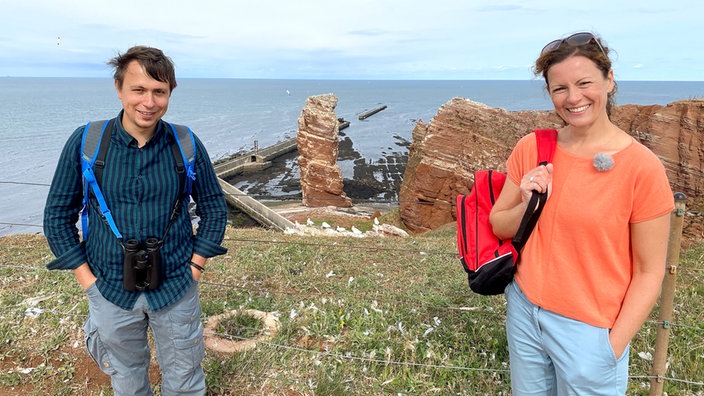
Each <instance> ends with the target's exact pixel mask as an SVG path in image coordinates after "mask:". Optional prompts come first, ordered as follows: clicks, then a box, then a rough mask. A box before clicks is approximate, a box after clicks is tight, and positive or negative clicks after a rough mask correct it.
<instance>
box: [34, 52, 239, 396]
mask: <svg viewBox="0 0 704 396" xmlns="http://www.w3.org/2000/svg"><path fill="white" fill-rule="evenodd" d="M108 64H109V65H111V66H113V67H114V68H115V74H114V79H115V89H116V91H117V97H118V98H119V99H120V101H121V102H122V111H121V112H120V113H119V114H118V116H117V118H115V119H114V122H112V123H110V124H108V127H107V129H106V131H105V133H106V134H107V133H109V134H110V141H109V142H108V143H107V144H108V150H107V154H106V157H105V161H104V169H103V171H102V176H101V180H100V183H99V187H100V190H101V191H102V195H103V196H104V197H105V202H106V203H107V205H108V207H109V209H110V212H111V213H112V216H113V218H114V224H115V226H116V228H117V229H118V230H119V233H115V232H113V230H112V228H111V227H110V226H109V224H108V223H107V222H106V221H104V220H105V217H104V216H103V215H102V212H101V210H100V209H99V208H98V203H97V201H96V199H95V197H94V196H93V194H91V199H90V200H89V202H88V205H87V206H88V207H87V211H88V222H89V224H90V229H89V232H88V233H87V235H86V232H87V230H85V229H84V230H83V234H84V241H83V242H81V241H80V239H79V235H78V230H77V228H76V226H75V224H76V222H77V219H78V213H79V211H80V210H81V206H82V204H81V201H82V198H83V186H82V183H83V182H82V180H83V177H82V173H81V159H80V157H81V140H82V135H83V131H84V129H85V128H86V127H85V126H82V127H79V128H78V129H77V130H76V131H75V132H74V133H73V134H72V135H71V137H70V138H69V139H68V141H67V143H66V145H65V146H64V149H63V152H62V154H61V157H60V159H59V163H58V165H57V168H56V173H55V174H54V179H53V181H52V185H51V189H50V191H49V196H48V198H47V203H46V208H45V210H44V233H45V235H46V237H47V240H48V242H49V246H50V247H51V250H52V252H54V254H55V255H56V259H55V260H54V261H52V262H50V263H49V264H48V265H47V268H48V269H50V270H53V269H71V270H73V272H74V274H75V276H76V279H77V280H78V283H79V284H80V285H81V287H83V289H84V290H85V291H86V294H87V296H88V300H89V315H88V319H87V321H86V323H85V326H84V330H85V332H86V345H87V347H88V351H89V353H90V355H91V356H92V357H93V359H94V360H95V362H96V363H97V364H98V365H99V366H100V368H101V369H102V370H103V371H104V372H105V373H106V374H108V375H109V376H110V377H111V382H112V386H113V390H114V393H115V395H151V394H152V391H151V387H150V384H149V377H148V371H149V360H150V350H149V346H148V342H147V328H148V327H149V328H151V329H152V334H153V337H154V342H155V345H156V355H157V359H158V361H159V366H160V367H161V371H162V385H161V390H162V394H164V395H176V394H178V395H202V394H204V393H205V375H204V373H203V369H202V367H201V361H202V359H203V356H204V347H203V326H202V324H201V322H200V314H201V307H200V302H199V300H198V286H197V282H196V281H197V280H198V279H199V278H200V276H201V274H202V272H203V271H204V268H205V267H206V260H207V258H209V257H213V256H216V255H220V254H224V253H225V252H226V251H227V249H225V248H223V247H222V246H220V243H221V242H222V239H223V235H224V231H225V225H226V222H227V206H226V203H225V199H224V196H223V193H222V190H221V189H220V185H219V184H218V181H217V177H216V176H215V172H214V171H213V167H212V164H211V163H210V160H209V157H208V153H207V152H206V150H205V148H204V147H203V144H202V143H201V142H200V140H198V138H196V137H195V136H194V137H193V140H194V144H195V152H196V160H195V174H196V178H195V180H193V181H192V192H191V194H192V197H193V199H194V201H195V202H196V204H197V205H196V214H197V215H198V216H199V218H200V220H199V223H198V229H197V233H196V234H195V235H193V228H192V225H191V219H190V216H189V213H188V204H187V202H186V201H187V200H185V199H181V198H179V197H180V196H181V195H182V194H183V185H184V184H183V182H182V180H183V179H184V176H183V173H181V174H179V173H177V171H176V170H175V169H176V161H177V160H176V157H175V154H174V149H172V141H173V139H175V138H174V134H173V133H172V131H171V128H170V126H169V125H168V124H167V123H166V122H164V121H162V120H161V118H162V117H163V116H164V114H166V111H167V109H168V105H169V98H170V96H171V92H172V91H173V90H174V88H175V87H176V78H175V73H174V66H173V63H172V62H171V60H170V59H169V58H168V57H166V56H165V55H164V54H163V52H162V51H160V50H158V49H156V48H149V47H142V46H137V47H133V48H130V49H129V50H128V51H127V52H126V53H124V54H121V55H120V54H118V56H117V57H115V58H114V59H112V60H111V61H110V62H108ZM102 144H105V143H102ZM174 147H177V146H174ZM175 206H176V207H177V209H176V213H178V216H177V217H175V219H172V216H171V213H172V211H173V209H174V207H175ZM119 236H122V237H123V238H119ZM148 238H157V239H159V240H161V244H160V245H161V248H160V249H159V250H158V252H157V256H156V257H158V259H154V260H160V263H159V265H160V266H161V271H160V272H159V273H158V274H155V275H154V276H155V277H158V278H159V279H152V278H147V279H148V282H143V283H142V284H138V285H136V286H135V285H134V279H133V278H134V277H136V278H139V279H145V278H144V276H143V274H144V273H143V272H141V271H143V268H142V267H139V266H137V265H132V263H133V262H132V261H130V260H131V257H132V254H131V253H129V250H128V254H125V252H126V250H125V247H126V246H128V245H129V243H130V242H134V243H135V244H137V243H138V244H140V246H142V245H144V244H145V243H146V240H147V239H148ZM152 240H154V239H152ZM135 257H136V256H135ZM126 260H127V262H129V263H130V265H127V264H125V263H126ZM151 260H152V259H151V258H150V259H149V264H150V265H149V266H147V267H151V264H153V263H152V261H151ZM154 268H158V267H154ZM140 274H141V275H140ZM152 274H154V273H152ZM140 276H141V278H140ZM130 279H133V281H132V283H133V284H132V285H129V284H128V283H129V280H130ZM156 285H158V286H156Z"/></svg>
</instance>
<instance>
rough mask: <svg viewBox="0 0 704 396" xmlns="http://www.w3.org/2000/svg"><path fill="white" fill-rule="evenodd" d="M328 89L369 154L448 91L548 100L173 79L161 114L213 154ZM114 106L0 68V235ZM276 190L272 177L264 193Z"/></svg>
mask: <svg viewBox="0 0 704 396" xmlns="http://www.w3.org/2000/svg"><path fill="white" fill-rule="evenodd" d="M330 93H332V94H335V95H336V96H337V98H338V104H337V107H336V109H335V113H336V115H337V116H338V117H341V118H344V119H345V120H347V121H350V126H349V127H348V128H346V129H345V130H343V131H342V132H341V134H342V135H344V136H345V137H347V138H349V140H350V141H352V142H353V145H354V151H355V152H356V153H358V156H359V157H361V158H363V159H364V160H365V161H368V162H369V163H373V162H375V161H380V160H383V159H384V158H388V157H389V156H392V155H396V156H398V154H401V155H403V154H407V150H408V143H409V142H410V141H411V132H412V130H413V128H414V127H415V125H416V123H417V122H418V121H419V120H423V121H424V122H426V123H427V122H429V121H430V120H431V119H432V117H433V116H434V115H435V114H436V113H437V111H438V109H439V108H440V107H441V106H442V105H443V104H444V103H446V102H448V101H450V100H451V99H452V98H454V97H461V98H467V99H471V100H473V101H476V102H481V103H484V104H486V105H488V106H492V107H501V108H504V109H506V110H511V111H515V110H548V109H551V108H552V104H551V102H550V99H549V97H548V96H547V94H546V92H545V89H544V83H543V82H542V81H540V80H526V81H516V80H510V81H489V80H462V81H447V80H442V81H418V80H412V81H407V80H393V81H377V80H372V81H364V80H249V79H180V80H179V81H178V87H177V88H176V89H175V90H174V92H173V94H172V96H171V100H170V103H169V110H168V113H167V114H166V116H165V117H164V119H165V120H167V121H170V122H174V123H181V124H186V125H188V126H190V127H191V129H193V131H194V132H195V133H196V134H197V135H198V136H199V138H200V139H201V140H202V141H203V143H204V144H205V146H206V148H207V150H208V154H209V156H210V158H211V160H213V161H216V160H218V159H221V158H225V157H229V156H231V155H233V154H236V153H241V152H244V151H249V150H252V149H253V148H254V147H255V146H256V147H260V148H263V147H266V146H269V145H272V144H274V143H276V142H278V141H281V140H284V139H287V138H292V137H295V136H296V130H297V128H298V117H299V115H300V112H301V109H302V108H303V106H304V105H305V102H306V99H307V98H308V97H310V96H313V95H321V94H330ZM701 97H704V82H703V81H699V82H671V81H668V82H665V81H621V82H619V87H618V94H617V97H616V99H617V104H640V105H650V104H660V105H666V104H668V103H671V102H673V101H676V100H682V99H691V98H701ZM384 105H385V106H386V109H384V110H383V111H381V112H379V113H377V114H375V115H373V116H371V117H369V118H367V119H366V120H364V121H360V120H358V116H359V114H361V113H363V112H365V111H368V110H371V109H374V108H377V107H380V106H384ZM120 108H121V104H120V102H119V100H118V98H117V95H116V93H115V89H114V84H113V81H112V80H111V79H109V78H105V79H103V78H29V77H23V78H15V77H0V150H2V151H3V153H2V154H1V155H0V170H1V171H2V173H1V174H0V236H3V235H9V234H17V233H41V232H42V228H41V224H42V211H43V207H44V203H45V201H46V196H47V193H48V190H49V184H50V183H51V179H52V176H53V173H54V169H55V167H56V162H57V160H58V157H59V155H60V153H61V149H62V147H63V144H64V142H65V141H66V139H67V138H68V136H69V135H70V134H71V133H72V132H73V131H74V130H75V129H76V128H77V127H79V126H80V125H83V124H85V123H86V122H87V121H90V120H97V119H106V118H111V117H114V116H115V115H117V113H118V112H119V110H120ZM358 159H359V158H358ZM293 161H295V160H293ZM350 161H351V160H350ZM344 162H345V161H342V163H341V170H342V174H343V178H345V179H348V178H352V177H353V175H352V173H353V172H354V167H353V166H351V165H350V164H349V163H347V164H345V163H344ZM294 165H295V164H293V163H292V164H291V166H294ZM276 190H277V189H276V182H272V183H271V194H272V197H273V196H276V195H277V194H278V193H280V192H277V191H276Z"/></svg>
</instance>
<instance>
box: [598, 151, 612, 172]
mask: <svg viewBox="0 0 704 396" xmlns="http://www.w3.org/2000/svg"><path fill="white" fill-rule="evenodd" d="M613 167H614V159H613V157H611V156H610V155H609V154H607V153H599V154H597V155H595V156H594V168H595V169H596V170H597V171H599V172H606V171H608V170H610V169H611V168H613Z"/></svg>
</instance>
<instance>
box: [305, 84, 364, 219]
mask: <svg viewBox="0 0 704 396" xmlns="http://www.w3.org/2000/svg"><path fill="white" fill-rule="evenodd" d="M336 106H337V96H335V95H333V94H327V95H317V96H311V97H309V98H308V99H307V100H306V105H305V107H304V108H303V110H301V115H300V116H299V117H298V134H297V144H298V154H299V157H298V166H299V168H300V171H301V192H302V195H303V205H306V206H311V207H320V206H337V207H350V206H352V201H351V200H350V199H349V198H348V197H347V196H346V195H345V193H344V192H343V190H342V186H343V184H342V172H341V171H340V167H339V166H338V165H337V154H338V150H339V149H338V144H339V141H338V135H339V130H338V123H337V116H336V115H335V107H336Z"/></svg>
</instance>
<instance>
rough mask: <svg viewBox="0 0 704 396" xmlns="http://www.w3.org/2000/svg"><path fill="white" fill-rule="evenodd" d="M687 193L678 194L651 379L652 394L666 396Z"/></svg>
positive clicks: (676, 194) (672, 222) (672, 221)
mask: <svg viewBox="0 0 704 396" xmlns="http://www.w3.org/2000/svg"><path fill="white" fill-rule="evenodd" d="M686 200H687V196H686V195H684V194H683V193H681V192H678V193H675V210H674V211H673V212H672V219H671V222H670V240H669V242H668V245H667V268H666V271H667V272H665V279H663V282H662V291H661V293H660V302H659V307H660V316H659V318H658V330H657V335H656V337H655V356H653V369H652V372H651V375H652V376H653V378H652V379H651V380H650V396H656V395H658V396H659V395H662V394H663V385H664V382H665V365H666V363H667V347H668V343H669V340H670V324H671V322H672V309H673V304H674V300H675V284H676V282H677V266H678V265H679V262H680V245H681V242H682V225H683V223H684V212H685V201H686Z"/></svg>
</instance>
